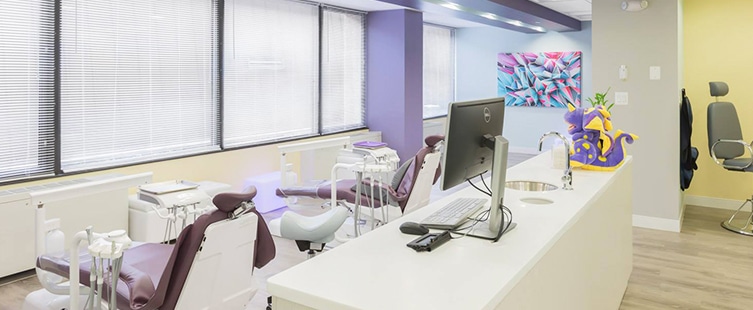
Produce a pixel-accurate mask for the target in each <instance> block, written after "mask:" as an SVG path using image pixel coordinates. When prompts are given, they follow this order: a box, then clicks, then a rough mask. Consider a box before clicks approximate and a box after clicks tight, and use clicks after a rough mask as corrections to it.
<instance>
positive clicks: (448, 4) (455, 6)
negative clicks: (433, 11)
mask: <svg viewBox="0 0 753 310" xmlns="http://www.w3.org/2000/svg"><path fill="white" fill-rule="evenodd" d="M440 5H441V6H443V7H446V8H448V9H451V10H455V11H461V10H462V9H461V8H460V6H459V5H458V4H457V3H452V2H446V3H442V4H440Z"/></svg>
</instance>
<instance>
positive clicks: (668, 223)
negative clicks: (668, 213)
mask: <svg viewBox="0 0 753 310" xmlns="http://www.w3.org/2000/svg"><path fill="white" fill-rule="evenodd" d="M633 226H635V227H642V228H650V229H657V230H665V231H672V232H680V227H682V220H681V219H676V220H673V219H665V218H661V217H652V216H645V215H638V214H633Z"/></svg>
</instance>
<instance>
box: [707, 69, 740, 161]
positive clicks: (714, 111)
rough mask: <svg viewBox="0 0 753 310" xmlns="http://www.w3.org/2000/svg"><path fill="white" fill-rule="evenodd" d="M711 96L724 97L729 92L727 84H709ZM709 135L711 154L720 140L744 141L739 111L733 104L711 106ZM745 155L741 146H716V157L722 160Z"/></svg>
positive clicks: (709, 107) (708, 114)
mask: <svg viewBox="0 0 753 310" xmlns="http://www.w3.org/2000/svg"><path fill="white" fill-rule="evenodd" d="M709 88H710V90H711V96H714V97H718V96H724V95H726V94H727V93H728V92H729V87H727V83H724V82H709ZM706 116H707V119H706V120H707V128H708V130H707V133H708V138H709V140H708V142H709V154H711V147H712V146H713V145H714V143H715V142H716V141H719V140H720V139H726V140H742V139H743V133H742V129H741V128H740V120H739V119H738V117H737V110H735V106H734V105H733V104H732V103H731V102H724V101H717V102H712V103H711V104H709V106H708V109H707V115H706ZM744 153H745V150H744V149H743V146H742V145H740V144H733V143H724V144H719V145H717V146H716V157H717V158H721V159H729V158H736V157H738V156H741V155H743V154H744Z"/></svg>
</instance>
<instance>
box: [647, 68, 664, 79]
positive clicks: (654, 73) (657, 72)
mask: <svg viewBox="0 0 753 310" xmlns="http://www.w3.org/2000/svg"><path fill="white" fill-rule="evenodd" d="M648 79H649V80H661V67H659V66H651V67H648Z"/></svg>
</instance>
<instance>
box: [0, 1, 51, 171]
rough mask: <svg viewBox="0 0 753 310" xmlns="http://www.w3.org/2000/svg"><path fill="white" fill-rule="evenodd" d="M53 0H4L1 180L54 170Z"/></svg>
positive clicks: (0, 20)
mask: <svg viewBox="0 0 753 310" xmlns="http://www.w3.org/2000/svg"><path fill="white" fill-rule="evenodd" d="M53 9H54V8H53V1H45V0H3V1H0V132H2V133H3V138H2V139H0V180H8V179H14V178H22V177H28V176H31V175H39V174H49V173H52V172H53V169H54V148H53V144H54V142H53V141H54V130H53V128H54V118H53V117H54V98H53V71H54V63H53V62H54V59H53V57H54V52H53V39H54V27H53V23H52V20H53V16H54V13H53V12H54V11H53Z"/></svg>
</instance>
